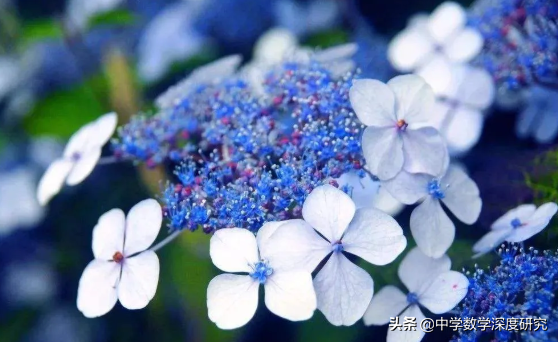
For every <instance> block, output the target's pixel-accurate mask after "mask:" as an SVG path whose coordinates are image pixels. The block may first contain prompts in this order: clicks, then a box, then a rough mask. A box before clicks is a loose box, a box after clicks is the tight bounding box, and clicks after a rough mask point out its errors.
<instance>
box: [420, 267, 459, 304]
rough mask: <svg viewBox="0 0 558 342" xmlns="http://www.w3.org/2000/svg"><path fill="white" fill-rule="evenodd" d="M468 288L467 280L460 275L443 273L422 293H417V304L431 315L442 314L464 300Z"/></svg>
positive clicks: (449, 272) (457, 273) (454, 272)
mask: <svg viewBox="0 0 558 342" xmlns="http://www.w3.org/2000/svg"><path fill="white" fill-rule="evenodd" d="M468 288H469V280H468V279H467V277H466V276H464V275H463V274H462V273H459V272H456V271H448V272H444V273H442V274H440V275H438V276H437V277H436V278H435V279H434V281H433V282H432V284H431V285H430V286H429V287H428V288H427V289H426V290H425V291H424V292H423V293H419V303H420V304H422V305H424V306H425V307H426V308H427V309H428V310H430V311H432V313H435V314H443V313H445V312H448V311H450V310H451V309H453V308H454V307H455V306H456V305H457V304H459V302H460V301H461V300H462V299H463V298H465V295H467V290H468Z"/></svg>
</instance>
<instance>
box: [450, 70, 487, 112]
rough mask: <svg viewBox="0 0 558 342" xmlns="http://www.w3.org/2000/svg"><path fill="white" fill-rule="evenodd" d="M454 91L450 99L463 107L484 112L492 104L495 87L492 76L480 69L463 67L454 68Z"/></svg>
mask: <svg viewBox="0 0 558 342" xmlns="http://www.w3.org/2000/svg"><path fill="white" fill-rule="evenodd" d="M453 70H454V76H453V77H454V79H455V80H454V81H455V82H454V83H456V84H457V87H456V90H455V92H454V93H453V94H451V98H453V99H455V100H457V101H459V102H461V103H463V105H466V106H469V107H474V108H475V109H479V110H484V109H486V108H487V107H489V106H490V105H492V103H493V102H494V98H495V97H496V87H495V86H494V81H493V80H492V76H490V74H489V73H488V72H487V71H486V70H484V69H481V68H475V67H471V66H469V65H463V66H458V67H454V68H453Z"/></svg>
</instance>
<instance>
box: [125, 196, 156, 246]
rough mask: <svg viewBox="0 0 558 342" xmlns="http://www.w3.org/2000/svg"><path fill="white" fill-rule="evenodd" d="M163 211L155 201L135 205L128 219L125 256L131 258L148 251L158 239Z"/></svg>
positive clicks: (145, 201) (150, 200) (147, 200)
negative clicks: (135, 254) (133, 255)
mask: <svg viewBox="0 0 558 342" xmlns="http://www.w3.org/2000/svg"><path fill="white" fill-rule="evenodd" d="M162 222H163V211H162V209H161V205H159V203H158V202H157V201H156V200H154V199H151V198H150V199H146V200H143V201H141V202H139V203H138V204H136V205H134V206H133V207H132V209H130V212H129V213H128V216H127V217H126V237H125V239H124V255H126V256H130V255H132V254H134V253H138V252H141V251H144V250H146V249H147V248H149V246H151V244H153V241H155V239H156V238H157V235H158V234H159V230H160V229H161V223H162Z"/></svg>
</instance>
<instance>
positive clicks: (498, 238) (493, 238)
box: [473, 227, 513, 258]
mask: <svg viewBox="0 0 558 342" xmlns="http://www.w3.org/2000/svg"><path fill="white" fill-rule="evenodd" d="M512 233H513V228H511V227H509V228H502V229H495V230H491V231H489V232H488V233H487V234H486V235H484V236H483V237H482V238H481V239H480V240H479V241H477V242H476V243H475V244H474V245H473V252H475V253H476V254H475V255H473V258H478V257H480V256H481V255H483V254H486V253H488V252H490V251H491V250H493V249H495V248H498V247H499V246H500V245H501V244H502V242H504V241H506V238H507V237H508V236H510V235H511V234H512Z"/></svg>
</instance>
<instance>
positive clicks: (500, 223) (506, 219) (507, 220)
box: [490, 204, 537, 229]
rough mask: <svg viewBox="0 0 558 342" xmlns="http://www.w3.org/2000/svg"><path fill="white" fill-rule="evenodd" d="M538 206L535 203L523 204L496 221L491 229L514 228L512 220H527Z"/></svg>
mask: <svg viewBox="0 0 558 342" xmlns="http://www.w3.org/2000/svg"><path fill="white" fill-rule="evenodd" d="M536 210H537V207H536V206H535V205H534V204H522V205H520V206H518V207H517V208H514V209H512V210H510V211H508V212H507V213H505V214H504V215H503V216H502V217H500V218H499V219H497V220H496V221H494V223H493V224H492V226H490V229H509V228H512V225H511V221H512V220H514V219H518V220H519V221H520V222H527V220H529V218H531V216H532V215H533V214H534V213H535V211H536Z"/></svg>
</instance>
